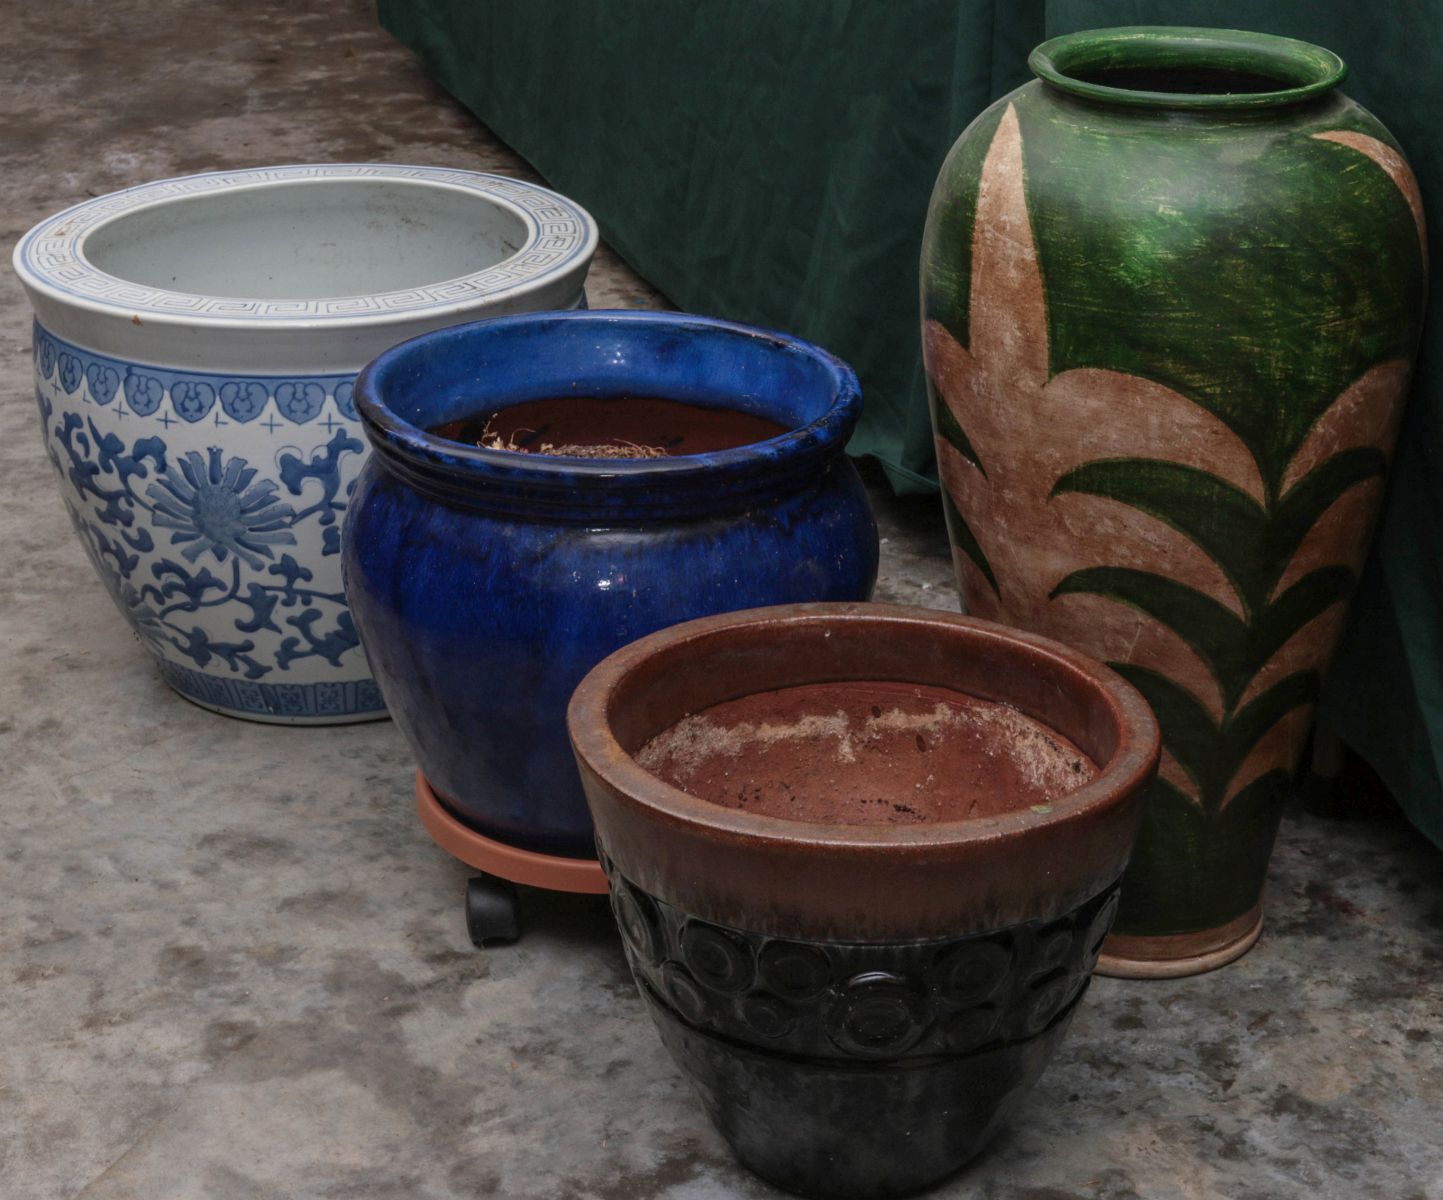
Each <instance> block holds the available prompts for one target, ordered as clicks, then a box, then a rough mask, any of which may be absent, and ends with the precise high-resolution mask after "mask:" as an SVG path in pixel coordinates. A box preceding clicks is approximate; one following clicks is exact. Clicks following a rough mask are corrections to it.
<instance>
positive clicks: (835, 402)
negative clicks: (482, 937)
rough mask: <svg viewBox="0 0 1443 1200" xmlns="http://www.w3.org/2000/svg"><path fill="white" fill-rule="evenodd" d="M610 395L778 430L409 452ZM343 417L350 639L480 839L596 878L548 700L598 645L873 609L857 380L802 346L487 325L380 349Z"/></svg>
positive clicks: (733, 333) (639, 317)
mask: <svg viewBox="0 0 1443 1200" xmlns="http://www.w3.org/2000/svg"><path fill="white" fill-rule="evenodd" d="M621 395H633V396H649V397H662V398H669V399H672V400H677V401H682V402H686V403H691V404H696V405H701V406H703V407H707V408H729V409H734V410H738V411H743V412H748V413H752V414H754V415H758V416H764V417H768V418H770V419H772V420H774V421H777V422H779V423H780V424H781V425H782V426H783V427H784V428H785V429H786V430H787V431H788V432H786V433H784V434H782V435H781V436H778V437H774V438H770V439H768V440H765V441H761V442H757V443H755V444H751V445H745V446H741V447H737V448H734V449H730V450H722V451H717V452H715V453H708V454H694V455H685V456H679V457H675V458H663V459H655V460H647V459H630V460H593V459H582V458H564V457H556V456H552V455H549V454H523V453H512V452H509V451H506V450H493V449H482V448H480V447H478V446H475V445H465V444H462V443H460V442H457V441H452V440H449V439H447V438H443V437H439V436H436V435H434V434H431V433H428V432H426V430H428V429H434V428H436V427H438V426H441V425H444V424H446V423H448V422H451V421H454V420H457V419H459V418H463V417H467V416H470V415H473V414H474V413H476V412H477V411H479V410H481V409H483V408H485V409H501V408H505V407H507V406H511V405H515V404H520V403H523V402H527V401H531V400H536V399H541V398H547V397H555V396H573V397H574V396H589V397H597V398H603V397H609V396H621ZM356 397H357V404H358V407H359V410H360V413H361V417H362V420H363V422H364V426H365V431H366V436H367V437H368V438H369V439H370V441H371V444H372V446H373V448H374V451H375V453H374V454H373V456H372V459H371V461H370V462H369V463H368V465H367V466H366V468H365V469H364V470H363V472H362V474H361V478H360V481H359V483H358V484H357V487H356V493H355V495H354V497H353V498H352V501H351V513H350V516H349V518H348V520H347V523H346V529H345V535H344V543H345V554H344V557H345V575H346V591H347V595H348V597H349V599H350V604H351V610H352V612H353V613H354V614H355V618H356V627H357V629H358V631H359V633H360V635H361V639H362V641H363V643H364V645H365V647H366V652H367V654H368V656H369V658H370V661H371V665H372V667H373V668H374V670H375V673H376V679H377V681H378V683H379V684H380V686H381V690H382V692H383V694H384V695H385V698H386V703H387V706H388V707H389V709H390V711H391V714H392V716H393V717H394V718H395V719H396V722H397V724H398V725H399V726H400V728H401V730H402V732H403V733H404V734H405V735H406V737H407V739H408V740H409V741H410V744H411V746H412V749H413V750H414V752H415V755H416V759H417V761H418V763H419V765H420V767H421V769H422V771H423V773H424V775H425V777H426V779H428V780H429V782H430V784H431V786H432V787H433V788H434V789H435V792H436V793H437V794H438V795H439V796H440V797H441V799H442V801H443V802H444V804H445V805H446V807H447V808H448V809H449V810H450V811H451V812H452V813H454V814H455V815H456V816H458V817H460V818H461V820H462V821H463V822H464V823H466V824H467V825H468V826H470V827H471V828H472V829H474V830H477V831H479V832H480V833H482V834H484V835H485V836H486V837H487V838H490V839H492V840H494V841H496V842H500V843H504V844H505V845H508V846H511V847H520V848H522V849H524V850H526V851H530V852H535V853H538V854H542V855H560V856H573V857H579V858H593V857H594V844H593V839H592V829H591V821H590V818H589V817H588V815H587V812H586V804H585V801H584V799H583V797H582V794H581V789H580V786H579V784H578V782H577V778H576V768H575V766H574V764H573V762H572V759H571V752H570V749H569V747H568V745H567V741H566V730H565V712H566V702H567V699H568V697H569V696H570V694H571V691H572V689H573V688H574V687H575V686H576V684H577V683H578V682H579V681H580V679H581V677H582V676H583V675H584V674H586V672H587V671H588V670H589V669H590V668H591V667H592V666H593V665H595V663H597V662H598V661H600V660H601V659H602V658H603V657H605V656H606V655H607V654H609V653H610V652H611V651H612V650H614V649H616V648H617V647H618V646H621V645H624V644H626V643H627V642H629V641H632V640H634V639H635V638H638V637H640V636H642V635H643V634H646V633H650V632H651V631H652V630H655V629H659V628H661V627H662V626H665V625H670V624H674V623H675V622H677V621H683V620H686V619H688V618H691V617H695V616H700V615H702V614H705V613H711V612H719V611H724V610H727V609H731V608H737V607H746V606H750V605H757V604H765V603H772V602H777V603H780V602H784V601H791V600H802V599H807V600H817V599H865V598H866V597H867V596H869V595H870V594H871V590H872V584H873V582H874V579H875V576H876V568H877V531H876V526H875V524H874V523H873V521H872V517H871V513H870V511H869V509H868V507H867V501H866V496H865V493H864V491H863V489H862V485H861V481H860V479H859V478H858V476H857V473H856V469H855V468H854V467H853V466H852V465H851V463H850V461H849V460H848V459H847V458H846V456H845V454H844V452H843V447H844V446H845V444H846V441H847V437H848V435H849V434H850V432H851V430H852V428H853V426H854V425H855V423H856V420H857V417H858V415H859V413H860V406H861V397H860V394H859V392H858V389H857V383H856V377H855V376H854V375H853V374H852V372H851V370H850V368H848V367H846V366H845V365H844V364H842V363H840V362H838V361H837V360H836V359H834V358H832V357H831V356H830V355H828V354H826V353H824V352H823V351H821V350H819V349H817V348H816V347H814V346H811V345H809V344H808V343H805V342H801V341H797V340H795V339H792V338H788V337H784V336H782V335H780V334H771V333H765V332H762V331H760V330H756V329H751V328H748V327H745V326H739V325H732V324H728V323H726V322H721V321H712V320H707V319H705V318H701V317H692V316H686V315H679V314H671V313H645V312H631V313H613V312H596V313H565V314H552V313H547V314H538V315H535V316H525V317H507V318H502V319H500V320H496V321H484V322H480V323H477V324H474V325H468V326H462V327H459V328H454V329H448V330H445V331H442V332H439V333H434V334H430V335H427V336H426V337H423V338H419V339H416V340H414V341H412V342H409V343H407V344H405V345H403V346H399V347H397V348H396V349H394V350H391V351H388V352H387V353H385V354H383V355H381V356H380V357H379V358H378V359H377V360H376V361H375V362H374V363H372V364H371V365H370V366H369V367H367V369H366V370H365V371H364V372H363V373H362V375H361V377H360V379H359V380H358V381H357V385H356ZM598 402H599V403H600V402H603V401H601V400H598Z"/></svg>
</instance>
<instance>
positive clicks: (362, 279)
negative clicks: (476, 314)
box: [83, 179, 526, 300]
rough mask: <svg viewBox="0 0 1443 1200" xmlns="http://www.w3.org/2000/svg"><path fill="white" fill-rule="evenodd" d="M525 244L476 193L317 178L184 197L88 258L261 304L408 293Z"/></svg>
mask: <svg viewBox="0 0 1443 1200" xmlns="http://www.w3.org/2000/svg"><path fill="white" fill-rule="evenodd" d="M525 240H526V224H525V222H524V221H523V220H522V218H521V217H520V216H519V215H518V214H517V213H514V212H512V211H510V210H509V209H507V208H504V207H502V206H500V205H498V204H497V203H496V202H495V201H494V200H491V199H489V198H487V197H485V196H482V195H478V194H477V193H475V192H470V191H466V190H463V189H459V188H451V187H445V186H441V185H437V184H432V183H426V182H419V181H409V180H400V179H316V180H304V181H299V182H296V181H289V182H279V183H274V184H263V185H260V186H253V187H246V188H241V189H236V190H225V191H215V192H209V193H204V194H201V195H196V196H185V197H181V198H178V199H174V200H166V201H164V202H162V203H160V204H155V205H151V206H148V207H146V208H143V209H137V210H136V211H134V212H129V213H124V214H122V215H121V216H118V217H116V218H115V219H114V220H111V221H107V222H106V223H105V224H103V225H100V226H98V227H97V228H96V229H95V230H94V231H93V232H92V233H90V234H89V235H88V236H87V237H86V239H85V243H84V246H83V252H84V254H85V257H86V258H87V259H89V261H90V262H91V263H92V264H93V265H94V266H95V267H97V268H98V269H99V270H102V271H104V272H106V273H107V274H110V275H114V276H116V277H118V278H120V279H126V280H129V281H131V282H133V283H137V284H143V285H145V286H148V287H158V288H165V289H167V290H170V291H177V292H187V293H193V294H196V295H203V296H223V297H234V298H244V299H253V300H318V299H328V298H339V297H346V296H363V295H372V294H375V293H379V292H394V291H401V290H404V289H406V288H412V287H421V286H425V285H429V284H435V283H440V282H443V281H445V280H447V279H454V278H457V277H459V276H463V275H470V274H474V273H475V272H478V271H484V270H486V269H487V268H488V267H492V266H495V265H496V264H497V263H499V262H501V261H503V260H504V259H506V258H509V257H510V256H511V255H512V254H514V253H515V252H516V251H517V250H518V249H519V248H520V247H521V245H522V244H523V243H524V242H525Z"/></svg>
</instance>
